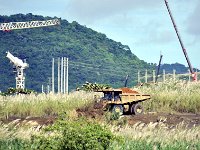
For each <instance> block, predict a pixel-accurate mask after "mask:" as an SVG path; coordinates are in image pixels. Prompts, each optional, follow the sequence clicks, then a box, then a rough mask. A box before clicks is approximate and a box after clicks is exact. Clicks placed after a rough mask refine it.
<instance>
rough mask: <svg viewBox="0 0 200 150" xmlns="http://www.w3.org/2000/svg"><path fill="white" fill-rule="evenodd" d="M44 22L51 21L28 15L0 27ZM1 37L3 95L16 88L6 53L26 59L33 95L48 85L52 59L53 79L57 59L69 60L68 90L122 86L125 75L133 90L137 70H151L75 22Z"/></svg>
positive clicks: (127, 50) (124, 48) (11, 18)
mask: <svg viewBox="0 0 200 150" xmlns="http://www.w3.org/2000/svg"><path fill="white" fill-rule="evenodd" d="M47 19H52V18H50V17H43V16H38V15H32V14H31V13H30V14H26V15H24V14H16V15H11V16H0V22H1V23H3V22H19V21H31V20H47ZM0 37H1V38H0V52H1V55H0V59H1V63H0V68H1V69H0V90H3V91H4V90H5V89H7V88H8V87H15V78H14V73H13V72H12V65H11V64H9V60H8V59H7V58H6V57H5V56H6V51H10V52H11V53H12V54H13V55H14V56H17V57H19V58H21V59H26V61H27V63H28V64H29V65H30V67H29V68H28V69H26V79H27V80H26V87H27V88H29V89H33V90H36V91H41V86H42V84H44V85H47V84H48V82H49V78H50V77H51V64H52V63H51V61H52V58H55V62H56V63H55V76H56V78H57V58H58V57H68V58H69V87H70V89H75V88H76V87H78V86H79V85H81V84H83V83H85V81H89V82H98V83H104V84H110V85H112V86H114V87H117V86H123V85H124V80H125V77H126V75H127V74H129V75H130V80H129V81H130V83H129V85H131V86H132V85H133V84H134V83H135V81H136V78H137V74H136V73H137V71H138V69H140V70H144V69H149V70H151V69H152V68H153V67H154V66H153V65H149V64H148V63H146V62H144V61H142V60H140V59H139V58H138V57H137V56H135V55H134V54H133V53H132V52H131V50H130V48H129V47H128V46H127V45H123V44H121V43H120V42H116V41H113V40H111V39H109V38H108V37H107V36H106V35H105V34H102V33H98V32H96V31H94V30H92V29H90V28H87V27H85V26H82V25H80V24H78V23H77V22H75V21H74V22H72V23H69V22H68V21H67V20H63V19H61V25H58V26H51V27H42V28H32V29H21V30H13V31H9V32H4V31H1V32H0ZM55 81H57V79H55ZM55 84H57V83H55ZM56 88H57V86H56Z"/></svg>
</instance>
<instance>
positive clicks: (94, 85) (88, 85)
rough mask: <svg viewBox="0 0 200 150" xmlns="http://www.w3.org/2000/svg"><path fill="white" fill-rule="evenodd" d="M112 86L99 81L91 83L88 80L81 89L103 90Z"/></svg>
mask: <svg viewBox="0 0 200 150" xmlns="http://www.w3.org/2000/svg"><path fill="white" fill-rule="evenodd" d="M109 88H111V86H109V85H107V84H97V83H89V82H86V83H85V84H83V85H82V87H81V89H82V90H84V91H90V92H91V91H98V90H103V89H109Z"/></svg>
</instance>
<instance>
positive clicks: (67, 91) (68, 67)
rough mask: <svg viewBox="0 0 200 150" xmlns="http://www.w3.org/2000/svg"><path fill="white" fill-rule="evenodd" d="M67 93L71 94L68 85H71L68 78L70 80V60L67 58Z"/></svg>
mask: <svg viewBox="0 0 200 150" xmlns="http://www.w3.org/2000/svg"><path fill="white" fill-rule="evenodd" d="M66 75H67V76H66V93H67V94H68V93H69V86H68V84H69V82H68V80H69V79H68V78H69V60H68V58H67V71H66Z"/></svg>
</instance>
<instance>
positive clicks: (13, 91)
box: [0, 88, 35, 96]
mask: <svg viewBox="0 0 200 150" xmlns="http://www.w3.org/2000/svg"><path fill="white" fill-rule="evenodd" d="M32 93H35V92H34V91H33V90H29V89H16V88H8V90H7V91H6V92H3V93H0V95H2V96H8V95H16V94H32Z"/></svg>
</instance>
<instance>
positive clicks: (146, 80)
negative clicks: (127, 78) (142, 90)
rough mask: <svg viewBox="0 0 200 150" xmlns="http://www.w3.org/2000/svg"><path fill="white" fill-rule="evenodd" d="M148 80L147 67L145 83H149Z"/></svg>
mask: <svg viewBox="0 0 200 150" xmlns="http://www.w3.org/2000/svg"><path fill="white" fill-rule="evenodd" d="M147 82H148V74H147V69H146V71H145V83H147Z"/></svg>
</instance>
